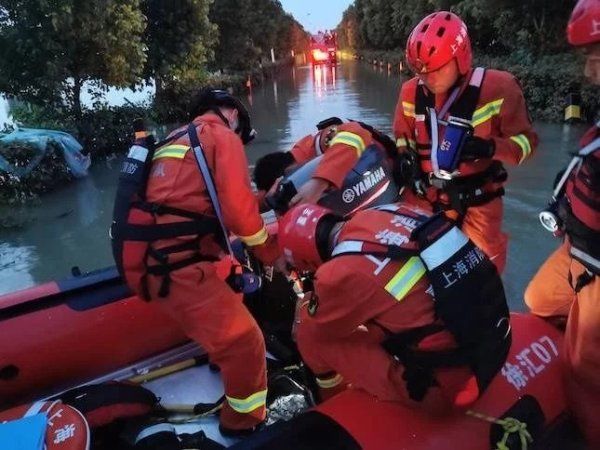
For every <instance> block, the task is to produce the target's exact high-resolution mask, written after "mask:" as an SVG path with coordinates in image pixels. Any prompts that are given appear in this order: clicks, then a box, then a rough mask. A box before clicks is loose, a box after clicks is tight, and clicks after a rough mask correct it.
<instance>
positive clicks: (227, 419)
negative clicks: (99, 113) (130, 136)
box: [111, 89, 278, 434]
mask: <svg viewBox="0 0 600 450" xmlns="http://www.w3.org/2000/svg"><path fill="white" fill-rule="evenodd" d="M191 104H192V106H191V119H192V122H191V123H190V124H189V125H186V126H184V127H182V128H179V129H177V130H175V131H173V132H172V133H171V134H170V135H169V137H168V138H167V139H166V140H165V141H163V142H162V143H158V144H156V145H155V144H154V139H153V138H152V137H151V136H148V135H147V133H146V132H145V131H143V129H142V128H141V127H139V124H138V129H137V130H136V141H135V144H134V145H133V146H132V148H131V150H130V152H129V155H128V157H127V159H126V160H125V162H124V165H123V169H122V171H121V176H120V179H119V186H118V190H117V197H116V201H115V208H114V216H113V225H112V227H111V237H112V242H113V253H114V256H115V260H116V262H117V266H118V268H119V270H120V272H121V275H122V276H123V277H124V279H125V280H126V281H127V284H128V285H129V287H130V288H131V289H132V290H133V291H134V292H136V293H137V294H138V295H139V296H140V297H141V298H143V299H145V300H148V301H150V304H151V305H156V307H158V308H160V309H162V310H164V311H165V312H166V313H167V314H169V315H170V316H171V317H173V318H174V319H175V320H176V321H177V322H178V323H179V324H180V325H181V327H182V329H183V331H184V332H185V333H186V334H187V335H188V336H189V337H190V338H191V339H193V340H194V341H196V342H197V343H199V344H200V345H201V346H202V347H203V348H204V349H205V350H206V351H207V352H208V354H209V357H210V360H211V362H212V363H214V364H216V365H218V366H219V368H220V369H221V374H222V377H223V382H224V385H225V395H226V401H225V402H224V404H223V407H222V410H221V414H220V421H221V428H222V432H223V433H224V434H240V433H244V432H249V431H252V430H254V429H255V428H256V426H257V425H259V424H260V423H261V422H263V420H264V419H265V400H266V393H267V391H266V363H265V344H264V340H263V336H262V333H261V331H260V329H259V327H258V325H257V323H256V321H255V320H254V318H253V317H252V316H251V315H250V313H249V311H248V310H247V309H246V307H245V306H244V305H243V303H242V296H241V295H240V294H239V293H237V292H234V290H233V289H232V287H230V286H236V287H239V285H240V283H238V282H233V283H229V284H228V283H227V282H226V281H224V278H225V276H224V275H223V274H218V273H217V272H218V271H217V269H218V268H219V267H223V266H225V267H227V266H228V265H231V267H232V271H233V270H235V264H234V263H233V254H232V251H231V246H230V244H229V233H230V232H231V233H234V234H236V235H237V236H239V237H240V238H241V240H242V241H243V242H244V243H245V245H246V246H247V247H248V248H249V249H250V250H251V251H252V252H253V253H254V254H255V255H256V256H257V257H258V258H259V259H260V260H261V261H262V262H263V263H265V264H268V265H269V264H273V263H274V262H275V260H276V259H277V256H278V249H277V245H276V243H275V241H274V238H273V237H270V236H269V235H268V234H267V230H266V228H265V225H264V223H263V220H262V218H261V216H260V214H259V212H258V204H257V201H256V199H255V197H254V195H253V193H252V190H251V186H250V179H249V174H248V163H247V160H246V156H245V153H244V146H243V144H247V143H248V142H250V141H251V140H252V138H253V136H254V130H253V129H252V127H251V125H250V117H249V115H248V112H247V110H246V108H245V107H244V106H243V105H242V103H241V102H240V101H239V100H238V99H236V98H234V97H232V96H230V95H229V94H228V93H227V92H224V91H219V90H211V89H207V90H203V91H201V92H200V93H199V94H197V95H196V96H195V97H194V98H193V99H192V102H191ZM228 260H230V261H228ZM222 263H224V264H222ZM225 275H226V274H225ZM235 278H236V277H235V274H234V273H233V272H232V273H231V274H230V276H229V277H228V278H227V279H228V280H230V281H231V280H233V281H239V280H237V279H235ZM238 290H239V289H238Z"/></svg>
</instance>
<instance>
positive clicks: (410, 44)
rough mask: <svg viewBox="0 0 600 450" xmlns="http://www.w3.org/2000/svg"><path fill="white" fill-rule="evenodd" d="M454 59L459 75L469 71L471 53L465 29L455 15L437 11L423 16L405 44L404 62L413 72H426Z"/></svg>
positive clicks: (463, 24)
mask: <svg viewBox="0 0 600 450" xmlns="http://www.w3.org/2000/svg"><path fill="white" fill-rule="evenodd" d="M452 58H456V62H457V63H458V70H459V71H460V73H461V74H463V75H464V74H465V73H467V72H468V71H469V70H470V69H471V63H472V61H473V53H472V51H471V41H470V39H469V34H468V32H467V26H466V25H465V23H464V22H463V21H462V20H461V19H460V17H458V16H457V15H456V14H453V13H451V12H448V11H439V12H436V13H433V14H430V15H428V16H427V17H425V18H424V19H423V20H421V22H419V24H418V25H417V26H416V27H415V28H414V29H413V30H412V32H411V33H410V36H409V37H408V41H407V42H406V60H407V61H408V64H409V65H410V66H411V68H412V69H413V70H414V71H415V72H417V73H428V72H433V71H435V70H438V69H439V68H440V67H442V66H444V65H446V64H447V63H449V62H450V61H452Z"/></svg>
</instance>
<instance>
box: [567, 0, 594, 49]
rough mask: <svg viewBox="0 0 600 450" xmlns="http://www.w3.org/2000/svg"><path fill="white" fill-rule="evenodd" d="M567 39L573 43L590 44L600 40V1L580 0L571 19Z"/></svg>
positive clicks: (577, 44) (578, 44)
mask: <svg viewBox="0 0 600 450" xmlns="http://www.w3.org/2000/svg"><path fill="white" fill-rule="evenodd" d="M567 39H569V43H570V44H571V45H576V46H580V45H588V44H593V43H594V42H599V41H600V1H598V0H579V1H578V2H577V5H575V8H574V9H573V12H572V13H571V18H570V19H569V25H568V26H567Z"/></svg>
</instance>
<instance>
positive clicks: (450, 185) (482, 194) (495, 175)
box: [415, 67, 508, 215]
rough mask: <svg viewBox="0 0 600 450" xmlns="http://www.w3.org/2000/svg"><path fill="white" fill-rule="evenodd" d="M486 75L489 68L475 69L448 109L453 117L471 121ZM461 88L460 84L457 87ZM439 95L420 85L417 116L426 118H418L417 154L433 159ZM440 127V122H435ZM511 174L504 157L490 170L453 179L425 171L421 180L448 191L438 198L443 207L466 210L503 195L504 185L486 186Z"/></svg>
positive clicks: (416, 99) (500, 181)
mask: <svg viewBox="0 0 600 450" xmlns="http://www.w3.org/2000/svg"><path fill="white" fill-rule="evenodd" d="M484 78H485V69H483V68H479V67H478V68H476V69H474V70H473V74H472V75H471V79H470V80H469V83H468V84H467V86H466V87H465V88H464V90H463V92H462V93H461V94H460V96H458V97H457V98H456V99H455V100H454V101H452V100H451V98H452V96H453V95H451V98H450V100H449V101H450V102H451V105H450V107H449V109H448V114H449V117H451V118H457V119H459V120H462V121H466V122H471V121H472V119H473V113H474V112H475V108H476V107H477V103H478V102H479V97H480V94H481V87H482V85H483V80H484ZM455 89H458V88H455ZM434 102H435V97H434V96H433V95H430V94H428V93H427V92H426V91H425V89H424V87H423V86H422V85H419V86H417V89H416V96H415V116H416V117H424V118H425V120H424V122H416V127H418V133H417V136H416V139H417V142H416V151H417V158H418V159H419V161H421V160H431V159H432V155H431V152H432V151H433V149H432V142H433V141H435V142H437V140H438V138H437V136H435V139H434V136H432V118H431V114H430V111H435V103H434ZM435 129H437V124H436V126H435ZM507 177H508V175H507V172H506V169H504V166H503V165H502V163H501V162H500V161H494V162H493V163H492V164H491V165H490V166H489V167H488V168H487V169H486V170H484V171H483V172H479V173H474V174H467V175H462V176H458V177H455V178H453V179H450V180H448V179H442V178H437V177H436V176H435V175H434V174H433V173H431V174H421V182H424V183H425V185H428V186H433V187H435V188H437V189H439V190H440V191H442V192H444V193H445V194H446V195H447V197H448V202H447V203H446V202H436V205H435V206H437V207H438V208H440V209H452V210H455V211H458V212H459V214H461V215H462V214H464V213H465V212H466V209H467V208H468V207H470V206H480V205H484V204H486V203H488V202H490V201H491V200H493V199H495V198H497V197H501V196H503V195H504V193H505V191H504V188H503V187H496V188H494V189H492V190H490V189H483V188H484V186H486V185H489V184H490V183H503V182H505V181H506V179H507Z"/></svg>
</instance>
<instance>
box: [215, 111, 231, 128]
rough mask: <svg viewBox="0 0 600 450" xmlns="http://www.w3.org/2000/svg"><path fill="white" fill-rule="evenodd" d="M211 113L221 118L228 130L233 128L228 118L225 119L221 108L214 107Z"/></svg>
mask: <svg viewBox="0 0 600 450" xmlns="http://www.w3.org/2000/svg"><path fill="white" fill-rule="evenodd" d="M211 111H212V112H214V113H215V114H216V115H217V116H219V118H220V119H221V120H222V121H223V122H224V123H225V125H226V126H227V128H231V125H230V124H229V120H228V119H227V117H225V116H224V115H223V113H222V112H221V108H219V107H217V106H214V107H212V108H211Z"/></svg>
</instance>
